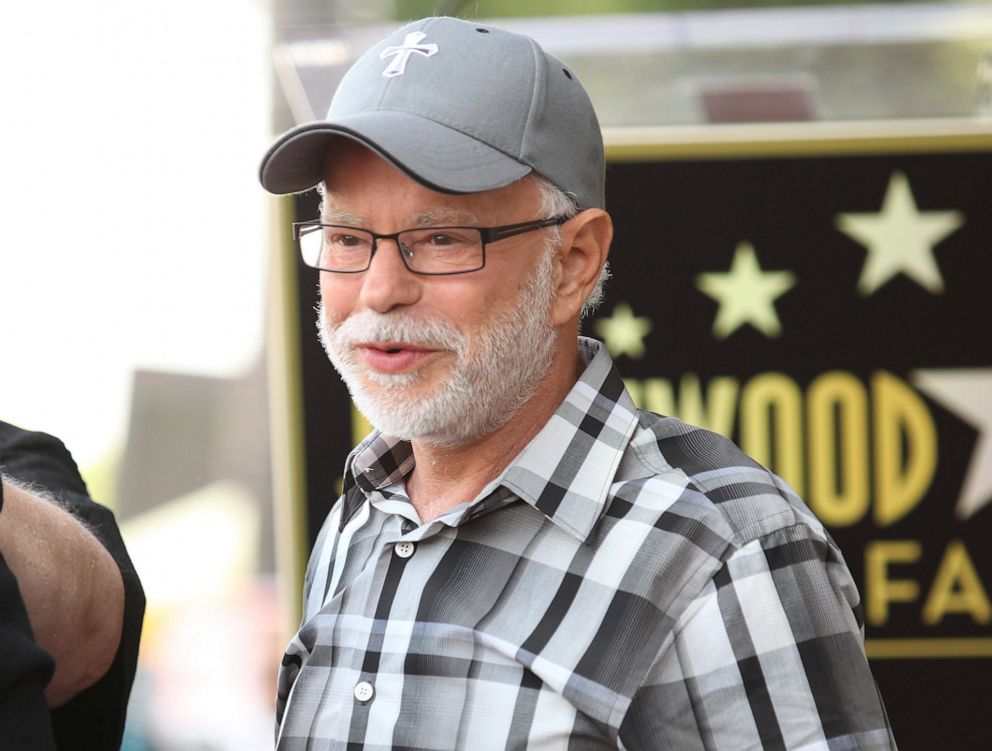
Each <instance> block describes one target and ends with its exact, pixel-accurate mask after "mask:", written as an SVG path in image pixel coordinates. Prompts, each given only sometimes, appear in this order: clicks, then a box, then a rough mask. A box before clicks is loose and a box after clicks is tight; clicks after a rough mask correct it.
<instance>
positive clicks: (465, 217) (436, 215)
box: [320, 196, 478, 229]
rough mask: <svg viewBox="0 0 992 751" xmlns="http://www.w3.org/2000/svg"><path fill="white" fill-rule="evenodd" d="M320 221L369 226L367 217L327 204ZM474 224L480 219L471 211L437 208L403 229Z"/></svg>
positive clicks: (417, 216)
mask: <svg viewBox="0 0 992 751" xmlns="http://www.w3.org/2000/svg"><path fill="white" fill-rule="evenodd" d="M329 199H330V196H328V198H327V199H325V200H326V201H327V203H329V202H330V200H329ZM320 219H321V221H322V222H324V223H325V224H345V225H348V226H350V227H367V226H368V224H369V220H368V218H367V217H363V216H359V215H358V214H353V213H351V212H350V211H345V210H343V209H335V208H332V207H328V206H326V204H325V208H324V211H323V212H322V213H321V217H320ZM474 223H478V218H477V217H476V216H475V214H473V213H472V212H470V211H465V210H464V209H447V208H436V209H427V210H426V211H421V212H419V213H417V214H415V215H414V216H413V219H412V221H411V223H410V224H409V225H407V226H406V227H403V228H401V229H412V228H416V227H443V226H458V225H471V224H474Z"/></svg>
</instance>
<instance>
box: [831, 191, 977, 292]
mask: <svg viewBox="0 0 992 751" xmlns="http://www.w3.org/2000/svg"><path fill="white" fill-rule="evenodd" d="M836 224H837V229H839V230H840V231H841V232H843V233H844V234H846V235H848V236H850V237H852V238H854V239H855V240H857V241H858V242H859V243H861V244H862V245H864V246H865V248H867V250H868V257H867V258H866V259H865V265H864V268H863V269H862V270H861V278H860V279H859V280H858V292H860V293H861V294H862V295H866V296H867V295H870V294H872V293H873V292H875V291H876V290H877V289H878V288H879V287H881V286H882V285H883V284H885V283H886V282H887V281H889V280H890V279H891V278H892V277H894V276H895V275H896V274H898V273H900V272H902V273H903V274H905V275H906V276H908V277H909V278H910V279H912V280H913V281H915V282H916V283H917V284H919V285H920V286H921V287H923V288H924V289H926V290H928V291H929V292H931V293H932V294H935V295H936V294H940V293H941V292H943V291H944V280H943V278H942V277H941V275H940V269H939V268H938V267H937V262H936V261H935V260H934V257H933V246H934V245H936V244H937V243H939V242H940V241H941V240H943V239H944V238H945V237H947V236H948V235H949V234H951V233H952V232H953V231H954V230H956V229H957V228H958V227H960V226H961V225H962V224H964V215H963V214H962V213H961V212H960V211H920V210H919V209H917V208H916V201H915V200H914V199H913V193H912V191H911V190H910V188H909V180H907V179H906V176H905V175H904V174H902V173H901V172H893V173H892V177H891V178H890V179H889V187H888V189H887V190H886V191H885V198H884V199H883V201H882V210H881V211H879V212H878V213H873V214H867V213H850V214H838V215H837V219H836Z"/></svg>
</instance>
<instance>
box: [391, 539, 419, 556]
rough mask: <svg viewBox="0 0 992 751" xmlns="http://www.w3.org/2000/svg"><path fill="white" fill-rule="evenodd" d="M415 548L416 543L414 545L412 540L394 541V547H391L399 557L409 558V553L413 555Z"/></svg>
mask: <svg viewBox="0 0 992 751" xmlns="http://www.w3.org/2000/svg"><path fill="white" fill-rule="evenodd" d="M416 549H417V546H416V545H414V544H413V543H412V542H406V541H404V542H398V543H396V547H395V548H393V550H394V552H395V553H396V555H398V556H399V557H400V558H409V557H410V556H411V555H413V551H414V550H416Z"/></svg>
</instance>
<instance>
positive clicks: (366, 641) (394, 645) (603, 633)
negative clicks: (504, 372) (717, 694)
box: [296, 502, 699, 737]
mask: <svg viewBox="0 0 992 751" xmlns="http://www.w3.org/2000/svg"><path fill="white" fill-rule="evenodd" d="M643 522H644V520H643V519H639V520H637V521H633V520H628V519H624V518H622V517H611V516H609V515H607V516H606V517H604V519H603V520H602V522H601V523H600V524H599V525H598V527H597V529H596V531H595V532H594V534H593V536H592V537H590V539H588V540H585V541H582V540H579V539H578V538H577V537H576V536H575V535H573V534H571V533H569V532H568V531H566V530H563V529H561V528H560V527H559V526H557V525H555V524H554V523H553V522H551V521H550V520H549V519H547V518H546V517H545V516H544V515H543V514H541V513H540V512H538V511H536V510H535V509H534V508H533V507H531V506H529V505H527V504H524V503H522V502H517V503H513V504H510V505H508V506H505V507H502V508H499V509H496V510H494V511H492V512H490V513H486V514H483V515H481V516H479V517H477V518H473V519H470V520H468V521H466V522H465V523H462V524H460V525H459V526H457V527H450V526H446V525H444V524H434V525H426V526H422V527H419V528H416V529H409V527H410V525H407V529H406V530H405V529H404V526H403V522H402V519H401V518H400V517H398V516H396V515H388V514H382V513H381V512H379V511H377V510H375V509H374V508H370V507H368V506H366V508H365V509H364V518H359V519H355V520H352V521H351V522H349V523H348V524H347V525H345V528H344V530H343V531H341V532H340V533H336V534H335V535H333V536H332V537H331V538H330V539H328V540H326V541H325V543H324V551H323V556H322V557H323V561H321V560H319V559H320V557H321V552H320V551H318V552H317V553H316V555H317V556H318V561H317V566H318V568H320V569H322V570H321V571H319V572H318V576H317V577H316V578H315V581H314V582H313V587H314V588H316V590H317V591H311V592H310V593H309V597H308V603H309V606H308V614H307V618H306V619H305V622H304V624H303V626H302V628H301V630H300V632H299V634H298V637H297V638H298V642H299V644H300V646H301V647H302V648H303V650H304V651H305V653H306V655H307V656H306V657H305V659H303V668H302V671H301V674H300V676H299V678H298V679H297V682H298V683H299V682H300V681H303V682H304V683H308V682H310V681H311V680H314V679H315V678H316V680H317V681H318V683H320V684H321V685H322V686H324V687H325V688H324V689H323V690H324V692H325V697H326V695H327V693H328V691H327V686H328V685H329V682H330V683H335V682H338V681H340V684H341V685H340V687H339V690H336V693H340V694H341V696H342V697H343V698H342V700H343V701H350V700H351V699H350V694H349V692H350V691H351V689H352V687H353V686H354V685H357V682H359V681H362V680H365V681H368V682H369V683H372V684H373V685H379V686H381V687H383V690H385V688H386V686H388V685H390V683H391V682H393V683H394V682H395V680H396V679H397V677H398V678H399V679H400V680H401V681H402V682H403V683H405V684H407V685H409V684H410V681H411V679H415V680H416V682H417V683H418V684H419V685H421V687H422V689H423V691H425V692H426V695H427V696H430V695H431V693H432V692H434V693H436V692H437V691H439V690H442V689H441V688H439V687H441V686H444V687H446V688H444V689H443V690H444V692H445V693H448V692H449V691H450V689H451V687H452V686H460V687H461V688H459V689H457V690H455V691H454V693H453V696H454V697H455V698H454V699H452V700H453V701H455V703H456V704H457V703H459V702H462V703H463V704H464V706H463V709H464V710H465V711H471V707H470V704H471V703H472V702H473V701H475V699H472V698H471V697H472V696H474V695H475V692H474V691H473V690H470V688H469V687H473V686H474V687H475V688H478V687H479V686H481V685H487V686H488V689H487V691H486V692H483V695H487V694H488V695H489V696H497V695H498V694H499V691H498V690H496V688H495V687H499V690H502V691H507V690H511V689H510V688H508V687H512V690H513V691H514V692H518V691H519V690H520V687H521V686H522V685H529V686H532V687H535V689H536V690H537V691H538V692H539V693H541V692H543V693H544V694H548V696H549V697H550V696H554V697H557V698H558V699H560V700H562V701H563V702H564V703H565V704H566V705H567V706H568V707H570V708H571V709H572V711H573V713H575V714H576V716H577V717H580V718H583V721H588V722H589V723H591V727H590V729H592V728H593V727H596V728H599V732H601V733H603V734H604V737H605V735H607V734H609V733H611V732H615V728H616V726H617V725H618V724H619V721H620V719H621V718H622V716H623V713H624V712H625V710H626V708H627V706H628V705H629V702H630V700H631V698H632V697H633V694H634V693H635V692H636V689H637V686H638V685H639V681H640V679H641V678H642V677H643V675H644V673H645V672H646V670H647V669H648V667H649V666H650V664H651V662H652V660H653V659H654V658H655V657H656V656H657V654H658V650H659V649H661V648H662V646H663V643H664V642H665V641H666V639H668V638H669V637H670V631H671V625H672V623H673V617H672V615H671V613H670V612H669V609H670V607H671V606H673V605H674V604H675V603H674V600H673V598H675V597H676V596H677V593H678V591H679V590H681V589H682V582H683V581H684V580H685V577H686V576H687V575H688V574H689V573H690V569H691V567H692V565H694V564H692V563H691V562H692V561H693V560H695V561H697V563H698V560H699V558H698V556H696V557H695V558H693V557H692V556H688V557H687V556H684V555H683V556H680V555H679V554H678V552H679V551H677V550H673V549H669V550H667V551H666V549H665V544H664V541H663V540H662V533H660V532H659V530H658V528H657V527H655V526H654V525H650V524H645V523H643ZM668 547H669V548H670V547H671V546H668ZM662 572H665V574H664V575H663V573H662ZM323 668H327V669H329V671H330V672H327V673H324V672H320V675H319V677H317V673H314V672H313V671H314V670H317V671H321V670H322V669H323ZM432 685H433V688H430V686H432ZM300 689H301V687H300V686H297V687H296V690H297V691H299V690H300ZM331 693H335V692H331ZM381 698H382V697H381V696H380V697H379V698H377V699H376V701H379V699H381ZM549 700H550V699H549V698H546V699H545V701H549ZM409 701H410V699H409V698H408V699H407V700H406V702H407V703H408V704H409ZM510 709H512V707H511V708H510ZM558 715H559V716H561V715H562V713H561V712H559V713H558ZM573 725H574V723H573Z"/></svg>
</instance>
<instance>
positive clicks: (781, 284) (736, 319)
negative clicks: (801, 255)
mask: <svg viewBox="0 0 992 751" xmlns="http://www.w3.org/2000/svg"><path fill="white" fill-rule="evenodd" d="M795 284H796V275H795V274H793V273H792V272H790V271H762V270H761V266H759V265H758V257H757V255H755V252H754V248H753V247H752V246H751V244H750V243H747V242H742V243H741V244H740V245H738V246H737V250H736V251H735V252H734V260H733V263H732V264H731V266H730V271H727V272H709V273H705V274H699V275H698V276H696V286H697V287H698V288H699V289H700V290H701V291H702V292H705V293H706V294H707V295H709V296H710V297H712V298H713V299H714V300H716V301H717V302H719V303H720V309H719V310H718V311H717V315H716V320H715V321H714V322H713V335H714V336H715V337H716V338H717V339H724V338H726V337H728V336H730V334H732V333H733V332H734V331H736V330H737V329H738V328H740V327H741V326H743V325H744V324H746V323H750V324H751V325H752V326H754V327H755V328H756V329H758V331H760V332H761V333H763V334H764V335H765V336H767V337H773V336H778V335H779V334H780V333H782V324H781V323H780V322H779V320H778V314H777V313H776V312H775V306H774V302H775V299H776V298H778V297H780V296H781V295H783V294H785V293H786V292H788V291H789V290H790V289H792V287H794V286H795Z"/></svg>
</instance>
